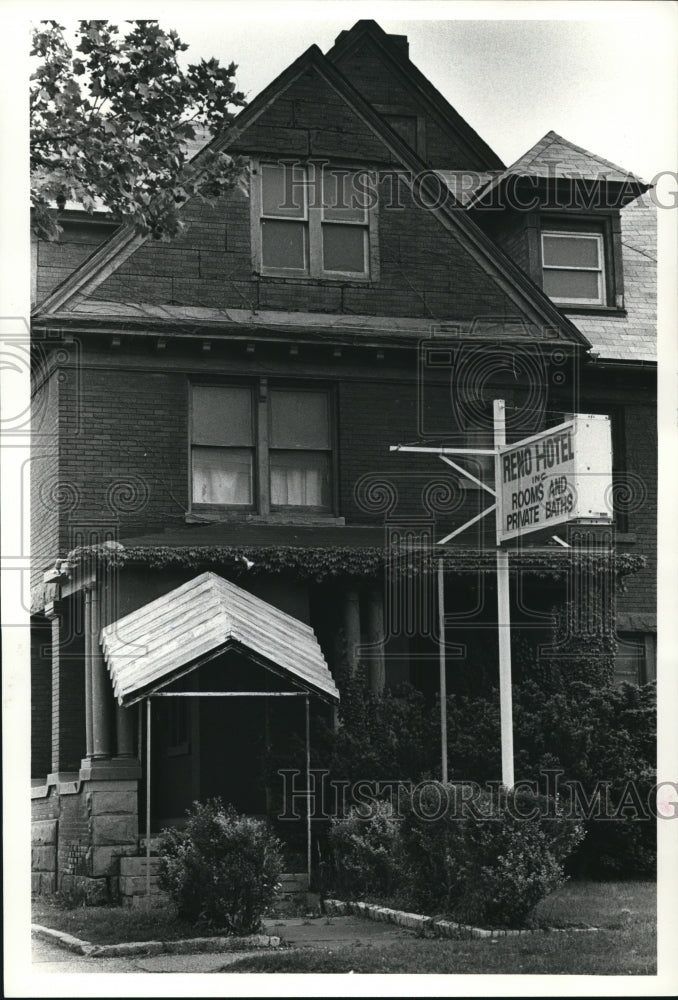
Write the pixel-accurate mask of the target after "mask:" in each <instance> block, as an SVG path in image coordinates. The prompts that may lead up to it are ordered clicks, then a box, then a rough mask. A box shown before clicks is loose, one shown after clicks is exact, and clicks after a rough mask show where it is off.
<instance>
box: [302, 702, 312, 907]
mask: <svg viewBox="0 0 678 1000" xmlns="http://www.w3.org/2000/svg"><path fill="white" fill-rule="evenodd" d="M304 701H305V707H306V872H307V874H308V888H309V889H310V888H311V706H310V704H309V700H308V695H306V698H305V699H304Z"/></svg>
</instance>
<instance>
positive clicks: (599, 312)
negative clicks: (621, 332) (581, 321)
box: [553, 302, 627, 317]
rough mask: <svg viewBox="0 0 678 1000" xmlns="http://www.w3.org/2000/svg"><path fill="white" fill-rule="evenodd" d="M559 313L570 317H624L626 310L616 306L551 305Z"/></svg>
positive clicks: (557, 303) (556, 303)
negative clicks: (556, 308)
mask: <svg viewBox="0 0 678 1000" xmlns="http://www.w3.org/2000/svg"><path fill="white" fill-rule="evenodd" d="M553 304H554V305H555V306H557V307H558V308H559V309H560V311H561V312H564V313H567V314H568V315H570V316H622V317H623V316H626V315H627V312H626V309H618V308H617V307H616V306H568V305H565V304H562V303H559V302H554V303H553Z"/></svg>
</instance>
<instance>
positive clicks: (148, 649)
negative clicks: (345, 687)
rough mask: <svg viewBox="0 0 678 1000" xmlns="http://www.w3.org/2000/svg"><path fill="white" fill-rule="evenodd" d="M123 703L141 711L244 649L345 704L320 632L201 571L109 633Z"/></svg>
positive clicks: (105, 640)
mask: <svg viewBox="0 0 678 1000" xmlns="http://www.w3.org/2000/svg"><path fill="white" fill-rule="evenodd" d="M101 645H102V649H103V653H104V657H105V660H106V664H107V667H108V671H109V673H110V675H111V680H112V682H113V691H114V693H115V696H116V698H117V699H118V702H119V703H120V704H121V705H133V704H134V703H135V702H137V701H140V700H141V699H142V698H144V697H146V696H147V695H149V694H153V693H155V692H157V691H159V690H161V689H162V688H164V687H166V686H167V685H168V684H170V683H171V682H172V681H174V680H176V679H177V678H178V677H181V676H183V675H184V674H187V673H190V672H191V671H192V670H195V669H196V668H197V667H199V666H200V665H201V664H202V663H205V662H207V661H208V660H210V659H212V658H213V657H215V656H217V655H219V653H221V652H225V651H226V650H228V649H239V650H241V651H243V652H245V653H246V654H247V655H249V656H251V657H252V659H254V660H255V661H257V662H259V663H261V664H262V665H263V666H265V667H267V668H268V669H270V670H273V671H274V672H275V673H277V674H281V675H283V676H285V677H286V678H287V679H288V680H289V681H290V682H291V683H292V685H293V686H294V687H296V688H297V689H300V690H302V691H308V692H309V693H311V694H317V695H319V696H320V697H322V698H324V699H326V700H329V701H338V700H339V692H338V691H337V687H336V685H335V683H334V680H333V678H332V675H331V673H330V671H329V667H328V666H327V663H326V662H325V658H324V657H323V654H322V652H321V650H320V646H319V645H318V642H317V639H316V637H315V634H314V632H313V629H312V628H311V627H310V626H309V625H305V624H304V623H303V622H300V621H299V620H298V619H296V618H293V617H292V616H291V615H288V614H285V612H284V611H280V610H278V608H275V607H273V605H271V604H268V603H267V602H266V601H263V600H262V599H261V598H259V597H255V596H254V595H253V594H250V593H249V592H248V591H246V590H243V589H242V587H238V586H236V585H235V584H234V583H230V582H229V581H228V580H224V579H223V578H222V577H220V576H217V574H216V573H201V574H200V576H196V577H195V578H194V579H193V580H189V582H188V583H185V584H183V585H182V586H181V587H177V588H176V590H172V591H170V593H169V594H165V595H164V596H163V597H159V598H158V599H157V600H155V601H151V603H150V604H146V605H144V606H143V607H141V608H138V609H137V610H136V611H133V612H132V613H131V614H129V615H126V616H125V617H124V618H120V619H118V621H116V622H113V623H112V624H111V625H107V626H106V627H105V628H104V629H102V631H101Z"/></svg>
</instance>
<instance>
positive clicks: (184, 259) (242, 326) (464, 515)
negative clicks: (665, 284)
mask: <svg viewBox="0 0 678 1000" xmlns="http://www.w3.org/2000/svg"><path fill="white" fill-rule="evenodd" d="M217 143H218V144H219V145H220V146H221V147H222V148H223V149H224V150H226V151H228V152H231V153H234V154H239V155H243V156H245V157H247V159H248V163H249V173H248V177H247V183H244V184H243V186H242V187H241V188H237V189H235V190H233V191H232V192H230V193H229V194H228V196H226V197H224V198H223V199H221V201H219V202H218V203H216V204H206V203H203V202H199V201H197V200H195V201H191V202H189V203H188V204H187V205H186V206H185V209H184V211H185V219H186V222H187V223H188V226H187V228H186V229H185V230H184V231H183V232H182V234H181V235H180V236H179V237H177V238H176V239H174V240H173V241H172V242H170V243H164V242H154V241H152V240H148V239H143V238H141V237H139V236H137V235H135V234H134V233H133V232H132V231H129V230H128V229H126V228H125V227H124V226H123V227H120V228H117V227H115V226H114V225H112V224H111V223H110V221H109V220H107V218H106V215H105V213H100V214H97V215H95V216H93V217H86V216H84V215H83V214H81V213H79V212H77V211H66V212H64V213H63V217H62V224H63V228H64V232H63V236H62V238H61V241H60V242H59V243H55V244H49V243H42V242H41V243H39V244H38V245H36V246H35V248H34V264H35V267H34V296H35V307H34V314H33V338H34V346H35V359H36V363H35V373H34V420H33V426H34V434H35V440H34V448H33V460H32V485H31V489H32V507H33V530H32V539H33V542H32V545H33V549H32V565H33V579H32V584H33V586H32V597H33V607H32V612H33V618H32V622H33V640H34V641H33V651H32V660H31V681H32V752H33V758H32V761H33V762H32V777H33V789H32V805H33V843H34V848H35V849H34V852H33V863H34V864H33V866H34V885H35V887H36V889H38V890H39V891H44V890H49V889H53V888H54V887H55V886H57V885H60V886H64V885H68V884H69V880H70V884H72V882H73V880H84V882H85V883H86V884H87V886H88V891H90V893H91V894H92V896H93V897H96V896H97V895H98V894H101V895H106V894H107V893H109V892H113V893H115V892H116V891H118V890H121V891H122V893H123V895H125V896H127V897H128V898H132V897H133V896H134V893H135V890H136V887H137V882H136V881H135V873H136V872H137V871H138V869H137V868H135V861H134V859H135V858H136V856H137V855H138V854H139V852H140V843H141V840H142V834H143V830H144V829H145V815H146V811H147V808H149V809H150V821H151V825H152V830H153V831H157V830H158V829H159V828H160V827H161V826H162V825H165V824H168V823H169V824H171V823H176V822H180V821H181V817H182V816H183V814H184V811H185V809H186V808H187V807H188V806H189V805H190V802H191V801H192V800H194V799H196V798H200V799H204V798H206V797H208V796H211V795H217V794H220V795H222V796H223V797H224V798H227V799H229V800H230V801H233V802H234V803H235V804H236V805H237V807H238V808H240V809H242V810H243V811H247V812H250V813H253V814H257V815H264V814H267V812H270V788H269V787H268V785H267V784H266V782H265V781H264V780H263V779H262V776H261V755H260V750H261V745H262V744H264V743H267V742H270V741H275V740H276V739H277V740H278V741H282V744H283V745H285V740H286V739H288V738H289V736H290V734H291V733H292V734H295V733H296V734H303V732H304V725H305V721H304V708H303V706H304V705H305V706H306V713H307V717H308V713H309V712H310V714H311V715H314V714H315V713H325V714H326V715H327V716H328V717H331V713H332V710H333V705H335V704H336V701H337V699H338V697H340V694H341V691H340V689H339V688H338V687H337V684H336V682H335V678H336V676H337V674H338V673H339V672H340V668H341V666H342V663H343V662H344V661H346V663H345V665H346V666H347V667H348V669H349V670H355V669H356V666H357V663H358V661H359V660H360V661H362V662H364V663H365V664H366V666H367V669H368V671H369V677H370V684H371V687H372V689H373V690H374V691H377V692H378V691H379V690H382V689H383V688H384V686H385V685H396V684H397V683H399V682H401V681H410V682H412V683H414V684H415V685H417V686H419V687H421V689H422V690H424V691H425V692H426V693H427V694H431V695H432V694H433V691H434V688H435V683H434V682H435V677H436V672H435V670H434V669H433V668H432V667H431V665H430V661H436V662H437V644H436V635H435V624H434V621H433V619H434V617H435V601H434V592H433V579H432V577H429V576H427V575H426V574H423V576H422V579H421V581H420V582H419V583H418V584H417V586H416V587H415V588H414V589H412V590H407V587H406V585H405V584H403V582H402V578H401V577H400V576H398V575H397V574H396V575H395V576H391V575H390V574H389V567H392V566H393V565H394V561H395V562H398V560H402V559H403V558H405V559H406V560H407V559H408V558H411V559H414V560H416V559H417V558H420V554H421V552H422V551H424V552H427V553H428V554H429V556H430V555H431V554H433V553H434V552H436V550H435V544H434V543H435V542H436V541H437V540H439V539H440V538H441V537H442V536H447V535H448V534H449V533H450V532H452V530H453V529H454V528H455V526H456V525H458V524H461V523H462V522H463V521H466V520H469V519H471V518H473V517H475V516H476V515H478V514H480V513H481V512H482V509H483V508H484V507H485V506H486V503H485V501H484V500H483V491H482V489H479V488H477V487H476V486H475V485H474V484H473V482H472V481H470V480H463V478H462V477H459V476H458V475H457V474H456V473H455V472H454V471H453V470H452V469H450V468H449V467H445V466H443V465H442V463H440V462H439V461H438V460H437V457H436V456H431V455H429V454H408V455H407V456H406V457H405V456H403V455H402V454H398V453H391V452H390V451H389V446H390V445H396V444H399V443H403V442H412V441H416V442H419V443H421V444H424V445H426V444H430V445H431V446H436V445H440V444H443V443H455V444H464V443H465V444H467V445H468V446H470V447H482V445H483V444H485V445H487V444H488V443H491V437H490V438H488V434H490V433H491V432H490V430H489V429H488V428H490V427H491V424H488V422H487V405H488V400H491V399H492V398H493V397H497V398H503V399H505V400H506V403H507V412H508V413H509V414H513V416H512V417H511V416H510V417H509V420H508V428H509V433H510V435H512V437H513V439H516V440H517V439H519V438H520V437H523V436H526V435H527V434H529V433H534V432H535V431H538V430H540V429H542V428H543V427H547V426H551V425H557V423H558V422H559V421H562V419H563V415H564V414H567V413H571V412H575V411H576V412H590V413H603V414H607V415H609V416H610V418H611V421H612V436H613V451H614V459H613V461H614V471H615V476H616V477H617V486H618V489H616V491H615V497H614V504H612V500H611V507H612V506H614V516H615V528H616V544H617V547H618V549H619V550H623V551H628V552H632V553H635V554H642V555H644V556H646V557H647V566H646V568H645V569H643V570H642V571H641V572H640V573H638V574H637V575H636V576H634V577H633V578H632V579H631V581H630V584H629V586H628V589H627V591H626V592H625V593H623V594H620V595H619V597H618V600H617V608H616V614H617V632H618V636H619V638H620V639H621V640H622V642H621V644H620V653H619V656H618V671H619V678H620V679H627V680H631V681H632V682H634V683H642V682H644V681H646V680H649V679H652V677H653V676H654V648H655V634H656V619H655V583H654V565H655V564H654V558H655V511H656V490H655V481H656V470H655V461H656V447H655V399H656V390H655V374H656V373H655V354H654V341H655V271H654V268H655V263H654V253H655V219H654V212H653V207H652V204H651V202H650V200H649V197H648V195H647V190H648V186H647V185H646V184H644V183H643V182H641V181H639V180H638V179H637V178H635V177H633V176H632V175H630V174H628V173H626V172H624V171H623V170H622V169H620V168H619V167H616V166H614V165H613V164H609V163H607V161H603V160H601V159H600V158H599V157H597V156H595V155H593V154H591V153H589V152H587V151H585V150H581V149H579V148H578V147H576V146H574V145H573V144H572V143H569V142H568V141H566V140H565V139H562V138H561V137H559V136H557V135H555V133H549V134H548V135H547V136H545V137H544V139H542V140H541V141H540V142H539V143H537V145H536V146H535V147H534V148H533V149H532V150H530V151H529V152H528V153H526V154H525V156H523V157H521V158H520V160H518V161H517V163H515V164H513V165H512V166H511V167H509V168H506V167H505V166H504V165H503V164H502V162H501V161H500V159H499V158H498V157H497V156H496V154H495V153H493V151H492V150H491V149H490V147H489V146H487V145H486V143H485V142H484V141H483V140H482V139H481V138H480V137H479V136H478V135H477V134H476V133H475V132H474V131H473V129H472V128H471V127H470V126H469V125H468V123H466V122H465V121H464V120H463V119H461V117H460V116H459V115H458V114H457V113H456V112H455V110H454V109H453V108H452V107H451V106H450V105H449V104H448V103H447V101H446V100H445V99H444V98H443V97H442V96H441V95H440V94H439V93H438V92H437V91H436V90H435V88H434V87H433V86H432V85H431V84H430V83H429V81H428V80H427V79H426V78H425V77H424V76H423V75H422V74H421V73H420V72H419V71H418V70H417V68H416V67H415V66H414V65H413V64H412V62H411V61H410V59H409V55H408V45H407V39H406V38H404V37H402V36H389V35H387V34H385V33H384V32H383V31H382V30H381V29H380V28H379V27H378V26H377V25H376V24H375V23H374V22H371V21H361V22H358V24H357V25H355V26H354V27H353V28H352V29H351V30H350V31H346V32H342V34H341V35H340V36H339V37H338V39H337V40H336V43H335V45H334V47H333V48H332V49H331V50H330V51H329V52H328V53H327V54H326V55H323V54H322V53H321V52H320V50H319V49H318V48H317V47H315V46H313V47H312V48H310V49H309V50H308V51H307V52H305V53H304V54H303V55H302V56H301V57H300V58H299V59H297V60H296V61H295V62H294V63H292V65H291V66H290V67H289V68H288V69H287V70H285V72H284V73H282V74H281V76H280V77H278V79H276V80H275V81H274V82H273V83H271V84H270V85H269V86H268V87H267V88H266V89H265V90H264V91H263V92H262V93H261V94H260V95H259V96H258V97H256V98H255V99H254V100H253V101H252V103H251V104H250V105H249V107H247V108H246V109H245V110H244V111H242V112H241V114H240V115H239V116H238V119H237V122H236V124H235V126H234V127H233V128H232V129H231V131H230V132H229V134H228V135H226V136H223V137H220V138H219V139H218V140H217ZM197 155H198V156H199V155H200V154H199V153H198V154H197ZM361 184H362V187H360V186H359V185H361ZM342 185H348V187H343V188H342ZM348 190H350V191H351V192H355V191H358V192H359V194H360V197H358V198H357V199H356V200H355V203H353V202H352V203H351V204H346V203H345V201H344V199H343V197H342V192H344V193H345V192H346V191H348ZM299 192H302V195H303V196H299V197H297V195H298V193H299ZM479 384H481V385H482V387H483V391H482V392H481V393H479V392H478V390H477V387H478V385H479ZM469 387H471V388H470V389H469ZM462 462H463V460H462ZM466 467H467V469H468V470H469V471H471V472H472V473H474V474H475V475H476V476H477V477H478V476H480V478H482V476H483V474H486V473H487V471H488V469H487V466H486V465H484V460H483V457H482V456H480V457H478V458H476V459H468V460H467V462H466ZM489 520H491V519H486V520H485V519H479V520H478V522H477V524H476V525H475V526H474V528H473V530H471V531H469V532H468V533H467V534H466V535H463V536H459V537H457V538H455V539H453V540H452V541H451V542H450V544H449V546H447V547H446V549H445V560H446V566H445V569H446V573H445V580H446V582H445V593H446V605H447V608H448V610H449V611H450V612H451V618H450V619H449V623H448V624H449V628H450V632H451V636H452V638H455V637H457V638H460V637H461V638H463V641H464V643H466V644H467V648H468V649H469V650H471V652H470V653H469V656H471V655H473V654H472V650H473V646H474V643H475V642H480V640H481V638H483V639H484V637H485V636H486V635H487V629H484V630H483V629H482V628H480V629H478V627H477V623H478V622H480V624H481V625H483V624H484V625H487V624H489V623H491V622H492V620H493V619H492V614H493V611H492V584H491V579H490V576H491V575H490V574H483V573H482V571H479V570H478V560H480V561H481V562H482V557H483V554H484V553H487V554H488V557H493V554H494V545H495V540H494V535H493V531H492V528H491V526H488V524H487V521H489ZM413 541H414V542H416V543H417V544H416V545H415V546H412V545H411V544H410V543H412V542H413ZM535 551H537V549H534V548H532V549H530V547H529V546H527V547H526V548H525V554H526V558H527V559H528V562H529V557H530V554H531V553H532V554H534V552H535ZM538 551H539V552H540V553H542V554H543V553H546V554H547V555H548V557H549V558H552V559H553V560H557V559H558V558H560V557H561V556H562V551H559V547H558V546H557V545H555V546H554V545H550V546H547V545H546V543H545V542H543V541H542V542H540V547H539V548H538ZM408 552H415V553H419V555H413V556H408V555H407V553H408ZM394 553H395V555H394ZM489 565H493V564H492V563H491V561H490V562H488V566H489ZM394 581H395V582H394ZM521 581H522V582H521V594H520V599H519V597H518V594H517V591H516V594H515V608H514V611H515V615H516V625H517V627H523V626H524V627H525V628H526V629H529V627H530V626H531V625H532V624H533V622H532V619H534V618H535V616H537V618H538V617H539V615H540V614H541V613H542V612H543V610H544V609H545V608H548V607H549V606H550V604H552V603H553V600H554V597H555V596H557V595H556V590H557V587H555V585H554V588H555V589H554V590H553V592H549V594H548V595H546V596H545V593H544V591H545V585H544V582H543V580H541V579H538V578H536V577H531V576H530V574H529V572H525V574H524V577H521ZM486 584H487V585H486ZM546 589H548V588H546ZM469 595H475V598H474V597H473V596H472V597H471V599H470V604H471V606H472V605H473V604H474V599H475V604H476V612H477V615H476V617H474V618H473V619H472V622H471V627H470V628H469V627H468V621H469V614H468V611H467V610H464V611H463V613H461V612H460V614H459V617H458V619H457V620H456V623H455V618H454V611H455V608H461V609H467V608H468V607H469ZM561 596H562V595H561ZM462 619H463V621H462ZM455 629H456V630H457V633H458V634H457V633H455ZM537 632H539V630H538V629H537ZM540 634H541V633H540ZM479 655H484V654H482V651H481V654H479ZM490 666H491V670H493V669H495V668H494V666H493V665H492V664H491V665H490ZM491 670H490V673H491ZM490 680H491V678H490ZM454 683H455V681H454V678H453V677H450V684H451V685H452V687H453V686H454ZM178 691H182V692H190V693H192V694H193V695H197V694H199V693H201V692H202V693H205V692H213V693H218V694H220V695H223V697H215V698H207V697H201V698H199V697H183V698H161V697H154V698H153V699H150V700H149V699H148V696H149V695H150V694H154V695H160V694H161V693H164V694H171V693H173V692H178ZM234 692H250V694H252V693H259V694H261V693H262V692H276V693H277V694H281V695H282V694H290V695H291V694H297V695H299V696H300V697H298V698H293V697H290V698H287V697H280V698H277V697H273V696H271V697H270V698H267V697H249V698H245V697H237V698H233V697H228V696H227V695H228V694H229V693H230V694H233V693H234ZM309 705H310V708H309V707H308V706H309ZM144 706H146V707H144ZM148 706H151V707H150V708H149V707H148ZM149 721H150V722H151V726H150V733H151V735H150V742H151V743H152V756H151V759H152V761H153V764H152V769H151V773H150V775H149V774H148V773H147V769H146V766H145V763H144V761H145V757H144V753H143V752H142V751H143V750H144V748H145V746H146V742H147V740H148V739H149V728H148V727H149ZM291 752H292V751H291V750H290V753H291ZM149 778H150V784H151V792H150V797H149V795H148V787H149ZM290 864H291V865H293V866H295V863H294V862H293V861H291V862H290Z"/></svg>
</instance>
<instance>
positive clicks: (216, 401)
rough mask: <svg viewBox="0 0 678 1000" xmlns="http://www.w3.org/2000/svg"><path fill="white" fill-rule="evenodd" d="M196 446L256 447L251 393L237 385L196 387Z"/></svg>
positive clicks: (194, 403)
mask: <svg viewBox="0 0 678 1000" xmlns="http://www.w3.org/2000/svg"><path fill="white" fill-rule="evenodd" d="M193 443H194V444H210V445H238V446H245V445H252V444H254V439H253V430H252V392H251V390H250V389H247V388H245V387H242V388H236V387H234V386H216V385H195V386H193Z"/></svg>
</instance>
